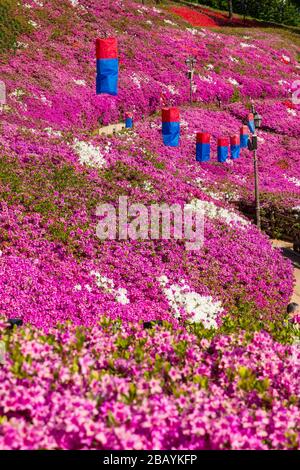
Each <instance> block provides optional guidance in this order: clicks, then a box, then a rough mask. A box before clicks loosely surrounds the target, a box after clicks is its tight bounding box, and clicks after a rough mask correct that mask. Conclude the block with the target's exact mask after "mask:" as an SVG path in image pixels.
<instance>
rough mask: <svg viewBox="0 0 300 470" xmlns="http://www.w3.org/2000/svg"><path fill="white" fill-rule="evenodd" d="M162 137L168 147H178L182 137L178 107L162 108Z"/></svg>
mask: <svg viewBox="0 0 300 470" xmlns="http://www.w3.org/2000/svg"><path fill="white" fill-rule="evenodd" d="M162 137H163V143H164V144H165V145H167V146H168V147H178V146H179V137H180V121H179V109H178V108H163V109H162Z"/></svg>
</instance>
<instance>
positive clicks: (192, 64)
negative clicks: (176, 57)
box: [185, 57, 196, 103]
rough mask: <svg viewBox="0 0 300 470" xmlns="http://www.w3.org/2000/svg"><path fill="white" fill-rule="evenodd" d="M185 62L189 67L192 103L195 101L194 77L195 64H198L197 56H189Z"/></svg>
mask: <svg viewBox="0 0 300 470" xmlns="http://www.w3.org/2000/svg"><path fill="white" fill-rule="evenodd" d="M185 63H186V65H187V67H188V71H187V77H188V78H189V80H190V103H192V102H193V78H194V73H195V68H194V67H195V64H196V59H195V57H188V58H187V59H186V60H185Z"/></svg>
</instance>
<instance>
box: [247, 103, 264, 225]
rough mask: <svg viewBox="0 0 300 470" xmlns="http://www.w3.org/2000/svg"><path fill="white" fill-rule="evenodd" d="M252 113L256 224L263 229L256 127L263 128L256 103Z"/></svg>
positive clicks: (251, 141)
mask: <svg viewBox="0 0 300 470" xmlns="http://www.w3.org/2000/svg"><path fill="white" fill-rule="evenodd" d="M251 108H252V109H251V110H252V113H253V115H254V125H255V129H254V134H252V136H251V138H250V139H249V140H248V149H249V150H250V151H252V152H253V163H254V180H255V212H256V225H257V227H258V228H259V229H261V219H260V195H259V170H258V158H257V148H258V144H257V133H256V129H260V128H261V123H262V117H261V115H260V114H258V113H257V112H256V111H255V107H254V104H252V106H251Z"/></svg>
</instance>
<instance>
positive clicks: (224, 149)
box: [218, 137, 229, 163]
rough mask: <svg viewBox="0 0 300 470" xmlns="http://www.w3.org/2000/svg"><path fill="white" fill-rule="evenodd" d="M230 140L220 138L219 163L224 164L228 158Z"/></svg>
mask: <svg viewBox="0 0 300 470" xmlns="http://www.w3.org/2000/svg"><path fill="white" fill-rule="evenodd" d="M228 147H229V139H228V138H227V137H219V138H218V162H220V163H224V162H226V160H227V157H228Z"/></svg>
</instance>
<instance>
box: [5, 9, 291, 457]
mask: <svg viewBox="0 0 300 470" xmlns="http://www.w3.org/2000/svg"><path fill="white" fill-rule="evenodd" d="M102 3H106V2H102ZM25 8H26V9H27V10H26V11H27V13H26V17H27V19H28V20H30V21H31V24H32V29H33V32H32V34H31V35H30V36H22V37H21V38H19V39H18V42H17V44H16V52H15V54H13V55H11V57H9V58H7V59H6V61H5V62H4V64H3V65H1V67H0V69H1V79H3V80H4V82H5V84H6V89H7V93H8V96H7V105H5V106H4V107H3V108H2V109H1V110H0V112H1V124H0V129H1V133H0V201H1V203H0V315H1V316H3V317H6V318H9V317H20V318H22V319H23V320H24V324H25V327H24V328H21V329H20V330H18V331H13V332H6V331H5V330H4V325H2V326H3V328H1V338H0V339H1V340H2V341H3V344H4V345H5V348H6V351H7V353H6V357H5V360H4V362H3V364H1V365H0V408H1V409H0V448H3V449H38V448H50V449H58V448H60V449H105V448H110V449H111V448H114V449H141V448H144V449H287V448H292V449H294V448H297V447H299V441H298V439H299V437H298V434H297V432H298V431H299V409H298V408H297V405H298V403H299V399H298V398H297V397H298V396H299V381H298V380H297V371H299V350H298V349H297V346H296V345H293V346H284V345H282V344H280V343H277V342H276V341H275V340H274V339H272V338H271V336H269V334H268V333H265V332H260V333H259V332H257V333H255V334H251V335H248V334H244V333H237V334H236V333H234V334H233V335H232V336H227V335H226V334H223V332H224V331H225V328H228V330H229V331H234V330H235V329H239V330H240V328H247V327H249V329H251V330H254V329H261V328H265V329H266V330H268V331H274V330H276V328H277V326H278V325H279V324H280V325H281V326H282V318H283V313H284V311H285V307H286V304H287V303H288V301H289V299H290V297H291V294H292V289H293V273H292V267H291V264H290V263H289V262H288V261H287V260H284V259H283V258H282V256H281V254H280V252H279V251H278V250H275V249H273V248H272V246H271V243H270V240H269V239H268V237H267V236H266V235H264V234H263V233H261V232H260V231H258V230H257V228H256V227H255V226H254V225H252V224H251V223H250V222H249V221H248V220H246V219H245V218H244V217H243V216H242V215H240V214H239V213H238V212H237V210H236V209H235V207H236V206H234V205H233V204H236V203H237V202H238V201H239V200H241V199H243V200H252V198H253V161H252V157H251V154H250V153H249V151H248V150H243V151H242V154H241V158H240V159H239V160H237V161H234V162H233V161H231V160H228V162H226V163H225V164H218V163H217V161H216V140H217V137H219V136H229V135H232V134H236V133H239V129H240V126H241V124H242V120H243V119H244V117H245V116H246V115H247V113H248V107H249V98H250V97H251V98H253V99H255V104H256V106H257V109H258V111H259V112H260V113H261V114H262V115H263V118H264V120H263V129H262V130H261V132H260V133H259V160H260V174H261V189H262V192H263V193H264V194H265V195H267V196H268V197H269V198H274V199H276V198H280V199H281V200H282V199H284V204H285V205H286V207H288V208H293V207H298V206H300V204H299V201H300V175H299V167H300V166H299V163H300V162H299V155H300V147H299V142H298V136H299V122H298V121H299V107H298V108H297V106H295V107H287V105H286V103H285V101H286V100H289V99H290V88H291V86H292V82H293V81H295V80H296V78H297V73H298V72H297V67H299V66H297V62H296V53H297V51H296V48H294V47H293V46H290V47H289V48H288V49H282V48H280V49H278V45H277V40H278V37H277V36H276V34H267V33H266V32H261V31H259V30H257V32H250V33H249V34H250V36H247V37H243V36H239V35H235V36H233V35H232V36H231V35H228V34H223V33H221V32H218V33H216V32H214V31H209V30H205V29H195V28H189V27H188V26H187V25H186V23H184V22H183V21H182V20H180V19H178V18H177V17H175V16H174V15H172V14H171V13H169V12H167V11H166V10H165V9H157V8H153V7H151V6H149V5H148V6H143V5H138V8H137V4H136V3H135V2H132V1H131V0H126V1H125V0H124V1H121V0H118V1H115V2H107V5H106V6H105V8H102V5H101V6H99V2H95V1H94V0H79V1H78V2H77V1H76V0H72V1H71V2H59V1H58V0H51V1H50V0H45V1H44V0H39V1H36V0H27V2H26V6H25ZM103 32H106V33H107V34H108V35H113V36H117V37H118V43H119V45H120V89H119V90H120V91H119V95H118V97H116V98H115V97H114V98H112V97H107V96H96V94H95V51H94V42H95V37H96V36H100V35H101V34H103ZM280 47H281V46H280ZM190 54H193V55H194V56H195V57H196V58H197V65H196V73H195V90H194V96H195V100H196V101H197V103H198V105H197V106H192V107H188V106H187V104H186V103H187V102H188V99H189V87H188V79H187V77H186V65H185V59H186V58H187V57H188V56H189V55H190ZM261 64H263V65H261ZM217 96H218V97H220V98H221V100H222V103H223V105H224V107H223V109H218V108H217V107H216V104H215V100H216V97H217ZM164 104H174V105H178V106H181V108H180V113H181V145H180V147H179V148H176V149H174V148H166V147H164V146H163V144H162V141H161V123H160V117H159V116H158V114H157V113H158V112H159V111H160V108H161V106H162V105H164ZM125 111H129V112H133V114H134V120H135V127H134V130H133V131H129V132H127V131H126V132H120V133H118V134H116V135H113V136H100V135H98V128H99V126H101V125H105V124H108V123H111V122H118V121H120V120H122V119H123V117H124V112H125ZM197 131H207V132H210V133H211V134H212V136H213V143H212V161H211V162H209V163H205V164H199V163H197V162H196V161H195V145H196V144H195V133H196V132H197ZM120 195H126V196H128V200H129V203H134V202H139V203H143V204H145V205H150V204H153V203H156V204H158V203H159V204H162V203H167V204H169V205H172V204H179V205H180V206H183V205H184V204H186V203H191V202H193V203H194V204H197V203H198V202H199V201H201V203H202V204H203V205H204V208H205V240H204V246H203V247H202V248H201V249H200V250H199V251H195V252H193V251H187V250H185V247H184V243H183V242H182V241H178V240H174V239H172V240H169V241H167V240H150V239H149V240H144V241H143V240H136V241H134V242H133V241H130V240H125V241H120V240H110V241H105V242H104V241H100V240H99V239H98V238H97V237H96V226H97V221H98V219H97V217H96V206H97V204H99V203H107V202H110V203H111V204H114V205H117V203H118V197H119V196H120ZM178 312H179V313H178ZM195 318H196V319H197V321H196V320H195ZM153 320H162V321H164V322H166V323H168V325H166V323H165V326H164V327H162V328H154V329H151V330H150V332H149V331H148V330H147V331H146V330H144V329H143V328H142V327H141V324H140V322H141V321H147V322H149V321H153ZM191 320H192V321H194V322H196V325H194V326H192V325H191ZM202 320H203V321H202ZM201 321H202V323H203V325H202V326H204V327H206V329H205V328H203V331H204V333H203V334H204V336H205V337H208V338H211V337H212V336H214V338H213V339H202V340H201V335H200V333H199V331H200V330H201V328H202V326H201V324H200V325H199V324H198V323H199V322H200V323H201ZM99 322H101V326H99ZM58 324H64V326H59V327H57V325H58ZM170 325H172V326H170ZM208 325H209V326H213V329H212V330H209V329H208ZM250 325H251V326H250ZM219 328H223V330H219ZM201 331H202V330H201ZM226 331H227V330H226ZM199 335H200V336H199ZM204 336H203V337H204ZM1 344H2V343H1ZM297 400H298V401H297Z"/></svg>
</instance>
